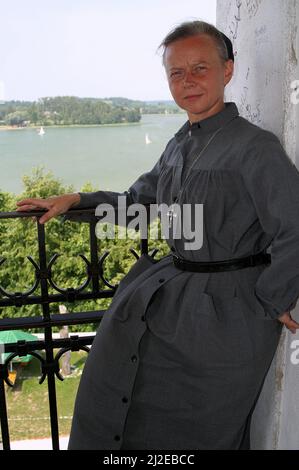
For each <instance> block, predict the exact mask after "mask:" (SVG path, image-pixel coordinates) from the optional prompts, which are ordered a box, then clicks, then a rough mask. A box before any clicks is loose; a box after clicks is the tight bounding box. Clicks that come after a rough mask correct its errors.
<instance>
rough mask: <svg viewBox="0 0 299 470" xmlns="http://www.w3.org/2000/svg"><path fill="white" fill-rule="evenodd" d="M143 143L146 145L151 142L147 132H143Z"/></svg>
mask: <svg viewBox="0 0 299 470" xmlns="http://www.w3.org/2000/svg"><path fill="white" fill-rule="evenodd" d="M145 143H146V144H147V145H148V144H151V143H152V141H151V140H150V138H149V136H148V134H145Z"/></svg>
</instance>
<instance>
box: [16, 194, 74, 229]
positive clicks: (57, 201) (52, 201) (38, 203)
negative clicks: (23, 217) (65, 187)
mask: <svg viewBox="0 0 299 470" xmlns="http://www.w3.org/2000/svg"><path fill="white" fill-rule="evenodd" d="M79 202H80V194H78V193H71V194H63V195H62V196H50V197H48V198H27V199H22V200H20V201H18V202H17V206H18V207H17V209H16V210H17V211H19V212H21V211H32V210H36V209H47V212H46V213H45V214H44V215H43V216H42V217H40V219H39V223H40V224H44V223H45V222H48V220H50V219H52V217H56V216H57V215H60V214H64V213H65V212H67V211H68V210H69V209H70V208H71V207H73V206H75V205H77V204H78V203H79Z"/></svg>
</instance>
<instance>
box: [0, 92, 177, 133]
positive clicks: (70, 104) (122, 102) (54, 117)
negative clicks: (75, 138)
mask: <svg viewBox="0 0 299 470" xmlns="http://www.w3.org/2000/svg"><path fill="white" fill-rule="evenodd" d="M177 112H179V108H178V107H177V106H176V105H175V104H174V103H173V102H171V101H160V102H159V101H153V102H143V101H135V100H130V99H128V98H121V97H119V98H118V97H114V98H105V99H101V98H78V97H76V96H57V97H45V98H40V99H39V100H37V101H33V102H31V101H6V102H3V103H2V104H0V126H2V127H4V128H5V127H7V128H11V127H16V128H22V127H34V126H68V125H107V124H120V123H138V122H139V121H140V120H141V115H142V114H157V113H159V114H160V113H161V114H162V113H164V114H169V113H177Z"/></svg>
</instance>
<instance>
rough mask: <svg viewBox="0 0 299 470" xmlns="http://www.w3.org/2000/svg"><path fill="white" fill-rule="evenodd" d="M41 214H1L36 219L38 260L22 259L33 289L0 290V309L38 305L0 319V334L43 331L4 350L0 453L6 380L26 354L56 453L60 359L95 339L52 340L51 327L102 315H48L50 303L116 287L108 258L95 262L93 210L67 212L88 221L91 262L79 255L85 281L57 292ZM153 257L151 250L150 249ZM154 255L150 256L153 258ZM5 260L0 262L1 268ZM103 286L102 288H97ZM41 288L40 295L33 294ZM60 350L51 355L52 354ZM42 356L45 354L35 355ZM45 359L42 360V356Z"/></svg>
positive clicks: (143, 246)
mask: <svg viewBox="0 0 299 470" xmlns="http://www.w3.org/2000/svg"><path fill="white" fill-rule="evenodd" d="M43 214H44V211H32V212H18V211H16V212H0V220H1V219H9V218H10V219H16V218H21V217H33V216H35V217H36V218H37V223H36V230H37V243H38V258H39V259H38V261H35V260H34V259H33V258H32V257H31V256H28V257H27V258H28V259H29V261H30V262H31V263H32V265H33V266H34V269H35V282H34V285H33V287H32V288H30V289H29V290H27V291H26V292H8V291H7V290H5V289H4V288H3V287H1V286H0V308H2V309H3V308H5V307H8V306H16V307H21V306H23V305H29V304H31V305H32V304H35V305H40V308H41V315H40V316H35V317H17V318H3V319H0V331H3V330H12V329H13V330H17V329H29V328H41V329H42V330H43V332H44V339H43V340H39V341H18V342H17V343H14V344H12V343H9V344H6V345H4V347H5V353H11V354H10V355H9V356H8V357H7V358H6V360H5V361H3V363H2V364H0V422H1V432H2V445H3V449H4V450H10V435H9V434H10V433H9V420H8V412H7V404H6V394H5V393H6V392H5V383H6V384H7V386H12V384H11V382H10V380H9V365H10V363H11V361H12V360H13V359H14V358H15V357H16V356H19V357H23V356H26V355H28V354H30V355H32V356H34V357H36V358H37V359H38V360H39V361H40V365H41V378H40V381H39V383H40V384H41V383H43V382H44V380H45V379H47V384H48V399H49V416H50V426H51V437H52V447H53V449H54V450H58V449H59V428H58V414H57V399H56V386H55V377H56V378H57V379H59V380H63V377H62V376H61V375H60V372H59V371H60V367H59V360H60V359H61V356H62V355H63V354H64V353H65V352H67V351H79V350H84V351H86V352H88V351H89V346H90V345H91V344H92V341H93V338H94V335H90V336H89V335H88V336H83V337H81V336H78V335H70V337H68V338H59V339H54V337H53V328H54V327H57V326H62V325H63V326H64V325H79V324H88V323H95V322H100V321H101V318H102V316H103V315H104V313H105V310H97V311H87V312H75V313H66V314H63V315H61V314H52V313H51V312H50V304H51V303H57V302H75V301H80V300H81V301H83V300H88V299H103V298H108V297H113V295H114V292H115V290H116V288H117V285H116V286H113V285H111V284H110V283H109V281H108V280H107V279H105V277H104V274H103V263H104V260H105V258H106V257H107V255H108V252H105V253H104V254H103V255H102V256H101V257H100V258H99V257H98V242H99V241H98V239H97V237H96V231H95V229H96V224H97V222H98V221H99V218H98V217H96V216H95V210H94V209H75V208H74V209H70V210H69V211H68V212H67V213H66V216H65V217H66V218H68V219H69V220H74V221H77V222H82V221H83V222H87V223H88V224H89V245H90V259H89V260H88V259H87V258H86V257H85V256H84V255H79V256H81V258H82V259H83V260H84V262H85V263H86V280H85V281H84V283H83V284H82V285H81V286H79V287H78V288H66V289H63V288H61V287H59V286H58V285H57V284H56V283H55V282H54V280H53V279H52V274H51V273H52V267H53V264H54V263H55V260H56V259H57V257H58V255H57V254H55V255H54V256H53V257H52V258H51V260H50V261H49V263H47V251H46V242H45V225H44V224H39V223H38V219H39V218H40V217H41V216H42V215H43ZM131 252H132V253H133V255H134V256H135V257H136V258H138V254H137V253H136V251H134V250H133V249H131ZM140 252H141V254H144V253H148V240H147V238H141V239H140ZM154 252H156V250H154ZM153 255H154V253H153ZM4 262H5V259H4V258H2V259H0V266H1V265H2V264H3V263H4ZM101 283H103V284H104V285H105V286H106V287H107V288H106V289H100V284H101ZM49 286H52V288H53V289H54V291H55V293H54V294H51V293H49ZM38 288H40V292H41V294H40V295H37V294H36V293H35V292H36V290H37V289H38ZM56 349H59V351H58V353H56V355H55V354H54V351H55V350H56ZM41 351H44V355H41V354H40V352H41ZM43 356H44V357H43Z"/></svg>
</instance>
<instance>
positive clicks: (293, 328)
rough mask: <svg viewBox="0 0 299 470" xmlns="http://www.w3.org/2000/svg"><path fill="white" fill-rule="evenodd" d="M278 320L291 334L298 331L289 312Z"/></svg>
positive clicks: (297, 326)
mask: <svg viewBox="0 0 299 470" xmlns="http://www.w3.org/2000/svg"><path fill="white" fill-rule="evenodd" d="M278 320H279V321H280V322H281V323H283V324H284V326H285V327H286V328H287V329H288V330H290V331H291V332H292V333H293V334H295V333H296V330H298V329H299V323H297V322H296V321H295V320H293V318H292V317H291V315H290V312H285V313H283V314H282V315H280V317H278Z"/></svg>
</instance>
